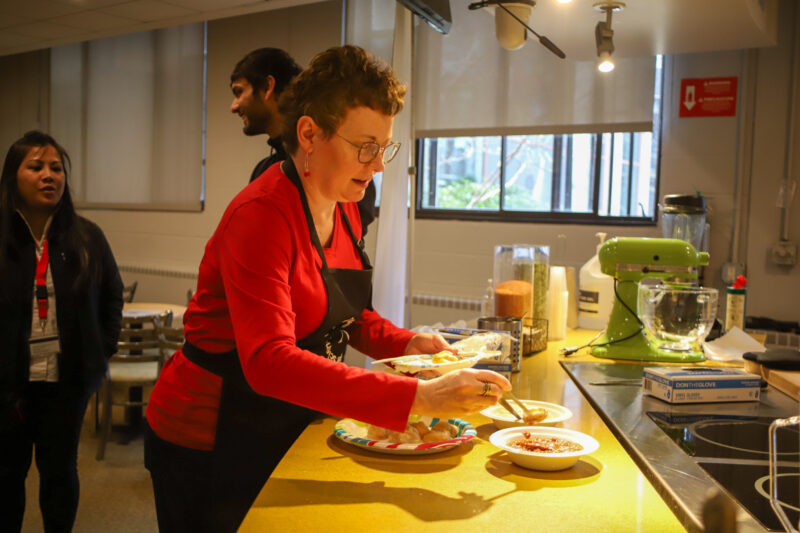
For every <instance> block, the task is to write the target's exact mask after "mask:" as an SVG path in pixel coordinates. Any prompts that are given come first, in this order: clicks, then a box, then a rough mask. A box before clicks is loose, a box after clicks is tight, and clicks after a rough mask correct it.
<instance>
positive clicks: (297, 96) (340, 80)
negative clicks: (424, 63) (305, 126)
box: [278, 45, 406, 154]
mask: <svg viewBox="0 0 800 533" xmlns="http://www.w3.org/2000/svg"><path fill="white" fill-rule="evenodd" d="M405 95H406V86H405V85H404V84H403V83H402V82H401V81H400V80H399V79H397V77H396V76H395V74H394V71H393V70H392V68H391V67H390V66H389V65H387V64H386V63H384V62H383V61H381V60H380V59H379V58H377V57H375V56H374V55H372V54H371V53H369V52H367V51H366V50H364V49H363V48H360V47H358V46H350V45H347V46H337V47H334V48H329V49H328V50H325V51H324V52H321V53H319V54H317V55H316V56H314V58H313V59H312V60H311V64H309V66H308V67H307V68H306V69H305V70H303V71H302V72H301V73H300V74H299V75H298V76H297V77H296V78H295V79H294V80H293V81H292V83H291V84H290V85H289V86H288V87H287V88H286V90H284V91H283V93H281V96H280V99H279V101H278V110H279V111H280V113H281V116H282V117H283V144H284V146H285V147H286V151H287V153H289V154H293V153H294V152H295V151H296V150H297V147H298V145H299V143H298V140H297V121H298V120H300V117H302V116H304V115H307V116H309V117H311V118H312V119H314V122H316V123H317V124H318V125H319V126H320V127H321V128H322V131H324V132H325V134H326V135H327V136H328V137H330V136H332V135H333V134H334V133H335V132H336V129H337V128H338V127H339V124H340V123H341V122H342V119H343V118H344V115H345V113H346V112H347V110H349V109H352V108H354V107H359V106H366V107H369V108H370V109H374V110H375V111H379V112H381V113H384V114H386V115H388V116H395V115H397V114H398V113H399V112H400V111H401V110H402V109H403V98H405Z"/></svg>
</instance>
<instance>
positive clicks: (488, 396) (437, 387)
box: [411, 368, 511, 418]
mask: <svg viewBox="0 0 800 533" xmlns="http://www.w3.org/2000/svg"><path fill="white" fill-rule="evenodd" d="M507 390H511V383H509V381H508V380H507V379H506V378H504V377H503V376H501V375H500V374H498V373H497V372H492V371H491V370H474V369H471V368H467V369H463V370H457V371H455V372H450V373H449V374H445V375H443V376H440V377H438V378H434V379H431V380H427V381H420V382H419V384H418V385H417V394H416V396H415V397H414V403H413V404H412V406H411V413H413V414H415V415H424V416H436V417H440V418H444V417H445V416H447V417H460V416H466V415H470V414H472V413H477V412H478V411H481V410H483V409H486V408H487V407H490V406H492V405H494V404H496V403H497V400H498V399H499V398H500V396H501V395H502V393H503V391H507Z"/></svg>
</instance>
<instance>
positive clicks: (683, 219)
mask: <svg viewBox="0 0 800 533" xmlns="http://www.w3.org/2000/svg"><path fill="white" fill-rule="evenodd" d="M661 210H662V212H661V231H662V235H663V236H664V238H666V239H680V240H682V241H686V242H688V243H689V244H691V245H692V246H694V249H695V250H701V251H707V250H706V247H705V246H703V237H704V236H705V233H706V214H707V213H708V209H707V208H706V199H705V198H704V197H702V196H700V195H699V194H698V195H682V194H668V195H666V196H664V201H663V203H662V204H661Z"/></svg>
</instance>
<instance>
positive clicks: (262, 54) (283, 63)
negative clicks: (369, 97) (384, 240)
mask: <svg viewBox="0 0 800 533" xmlns="http://www.w3.org/2000/svg"><path fill="white" fill-rule="evenodd" d="M301 70H302V69H301V68H300V66H299V65H298V64H297V63H296V62H295V60H294V59H292V57H291V56H290V55H289V54H287V53H286V52H285V51H283V50H281V49H279V48H259V49H257V50H253V51H252V52H250V53H249V54H247V55H246V56H244V57H243V58H242V59H241V60H239V62H238V63H236V66H235V67H234V69H233V73H231V91H232V92H233V102H232V103H231V113H235V114H237V115H239V116H240V117H241V118H242V131H243V132H244V134H245V135H248V136H252V135H262V134H264V133H266V134H267V135H269V139H268V140H267V144H268V145H269V146H270V155H268V156H267V157H265V158H264V159H262V160H261V161H259V162H258V164H257V165H256V166H255V168H254V169H253V172H252V174H250V181H251V182H252V181H253V180H255V179H256V178H258V177H259V176H260V175H261V174H263V173H264V171H265V170H267V168H269V167H270V166H271V165H272V164H273V163H277V162H278V161H283V160H284V159H286V152H285V150H284V148H283V144H282V141H281V128H282V127H283V119H282V117H281V115H280V113H279V111H278V99H279V98H280V94H281V93H282V92H283V90H284V89H285V88H286V86H287V85H289V83H290V82H291V81H292V79H293V78H294V77H295V76H296V75H297V74H299V73H300V71H301ZM375 198H376V191H375V184H374V183H373V182H372V181H370V183H369V186H368V187H367V189H366V191H365V192H364V198H362V199H361V201H360V202H358V212H359V215H360V217H361V228H362V233H361V237H362V238H363V237H364V235H366V234H367V226H368V225H369V224H370V223H371V222H372V221H373V220H375V216H376V213H375Z"/></svg>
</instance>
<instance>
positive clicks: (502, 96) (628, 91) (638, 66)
mask: <svg viewBox="0 0 800 533" xmlns="http://www.w3.org/2000/svg"><path fill="white" fill-rule="evenodd" d="M455 4H458V5H455ZM452 16H453V25H452V28H451V31H450V33H448V34H447V35H442V34H440V33H438V32H436V31H435V30H433V29H432V28H430V27H428V26H427V24H424V23H418V24H417V25H416V41H415V50H414V76H415V79H414V83H415V87H414V88H415V93H414V94H415V101H414V106H415V125H416V134H417V137H457V136H462V135H464V136H467V135H469V136H474V135H514V134H543V133H594V132H613V131H651V130H652V120H653V119H652V110H653V88H654V76H655V58H654V57H634V58H621V57H619V58H617V57H615V62H616V64H617V68H616V70H614V72H612V73H610V74H603V73H600V72H598V71H597V64H596V62H595V61H574V60H570V59H569V50H565V52H566V53H567V59H566V60H564V59H559V58H558V57H556V56H555V55H554V54H552V53H551V52H550V51H549V50H547V49H546V48H544V47H543V46H541V45H540V44H539V43H538V42H537V40H536V39H535V38H530V37H529V39H528V41H527V43H526V44H525V46H524V47H523V48H521V49H519V50H514V51H507V50H505V49H503V48H502V47H501V46H500V45H499V43H498V42H497V40H496V38H495V32H494V20H493V17H492V15H491V14H490V12H489V11H488V10H480V11H469V10H468V9H466V7H463V8H462V5H461V3H460V2H455V3H454V5H453V9H452ZM586 38H587V39H593V38H594V37H593V35H587V36H586Z"/></svg>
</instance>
